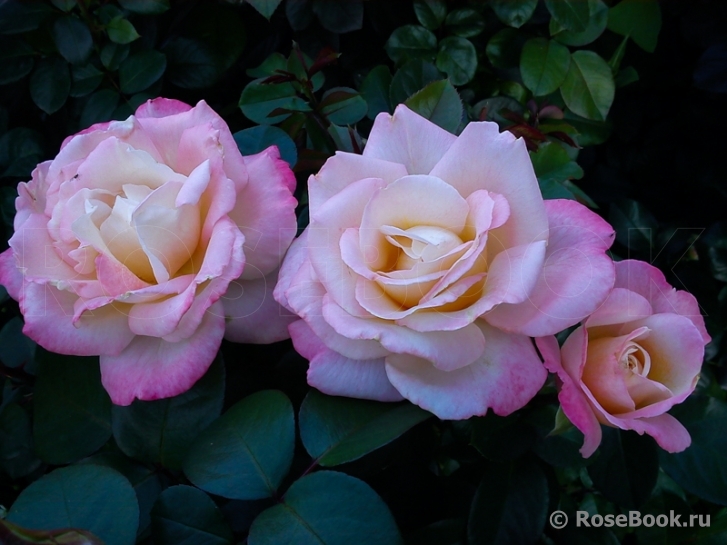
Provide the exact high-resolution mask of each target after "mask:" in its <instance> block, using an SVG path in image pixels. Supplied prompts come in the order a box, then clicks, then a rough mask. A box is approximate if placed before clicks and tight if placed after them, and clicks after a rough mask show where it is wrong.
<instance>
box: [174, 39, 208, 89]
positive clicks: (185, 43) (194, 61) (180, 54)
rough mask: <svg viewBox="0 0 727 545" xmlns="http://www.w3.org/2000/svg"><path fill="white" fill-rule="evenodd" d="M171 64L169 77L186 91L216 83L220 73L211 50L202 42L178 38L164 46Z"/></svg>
mask: <svg viewBox="0 0 727 545" xmlns="http://www.w3.org/2000/svg"><path fill="white" fill-rule="evenodd" d="M164 54H165V55H166V56H167V60H168V62H169V69H168V70H167V77H168V78H169V81H171V82H172V83H173V84H174V85H177V86H178V87H182V88H184V89H202V88H204V87H209V86H210V85H213V84H214V83H215V80H216V79H217V78H218V77H219V71H218V70H217V68H216V67H215V59H214V56H213V54H212V52H211V51H210V50H209V48H208V47H207V46H206V45H205V44H204V43H202V42H199V41H197V40H191V39H189V38H182V37H176V38H172V39H171V40H169V42H168V43H167V45H165V46H164Z"/></svg>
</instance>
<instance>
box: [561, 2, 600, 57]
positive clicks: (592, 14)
mask: <svg viewBox="0 0 727 545" xmlns="http://www.w3.org/2000/svg"><path fill="white" fill-rule="evenodd" d="M588 13H589V16H588V24H587V25H586V28H585V29H584V30H582V31H581V32H574V31H573V30H568V29H566V28H564V27H562V26H560V25H559V24H558V22H557V21H556V20H555V19H551V20H550V27H549V28H550V35H551V36H553V38H555V39H556V40H558V41H559V42H560V43H562V44H565V45H571V46H574V47H578V46H582V45H587V44H589V43H591V42H593V41H594V40H595V39H596V38H598V37H599V36H600V35H601V34H603V31H604V30H606V23H607V21H608V6H607V5H606V4H604V3H603V2H602V0H588Z"/></svg>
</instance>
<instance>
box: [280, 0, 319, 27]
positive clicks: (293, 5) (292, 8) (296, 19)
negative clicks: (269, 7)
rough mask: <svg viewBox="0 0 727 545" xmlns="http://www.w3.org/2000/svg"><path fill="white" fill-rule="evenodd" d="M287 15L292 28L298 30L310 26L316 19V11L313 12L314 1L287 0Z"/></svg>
mask: <svg viewBox="0 0 727 545" xmlns="http://www.w3.org/2000/svg"><path fill="white" fill-rule="evenodd" d="M285 17H286V19H288V24H289V25H290V28H292V29H293V30H295V31H296V32H300V31H301V30H305V29H306V28H308V25H310V24H311V23H312V22H313V19H315V13H313V6H312V2H310V1H309V0H300V1H298V2H286V3H285Z"/></svg>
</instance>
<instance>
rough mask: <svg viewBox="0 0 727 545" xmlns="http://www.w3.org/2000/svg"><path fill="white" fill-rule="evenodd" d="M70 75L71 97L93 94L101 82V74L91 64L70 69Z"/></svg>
mask: <svg viewBox="0 0 727 545" xmlns="http://www.w3.org/2000/svg"><path fill="white" fill-rule="evenodd" d="M71 74H72V76H73V85H72V86H71V96H72V97H84V96H86V95H88V94H90V93H93V92H94V91H95V90H96V88H97V87H98V86H99V85H100V84H101V81H102V80H103V72H101V70H99V69H98V68H96V67H95V66H94V65H93V64H91V63H89V64H85V65H81V66H74V67H72V68H71Z"/></svg>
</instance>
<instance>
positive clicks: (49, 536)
mask: <svg viewBox="0 0 727 545" xmlns="http://www.w3.org/2000/svg"><path fill="white" fill-rule="evenodd" d="M0 543H5V544H7V545H31V544H34V543H35V544H43V545H46V544H47V545H50V544H56V543H62V544H63V545H104V543H103V542H102V541H101V540H100V539H99V538H97V537H96V536H94V535H93V534H92V533H91V532H86V531H84V530H72V529H60V530H50V531H48V532H44V531H42V530H27V529H26V528H22V527H21V526H17V525H15V524H13V523H12V522H8V521H7V520H0Z"/></svg>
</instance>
